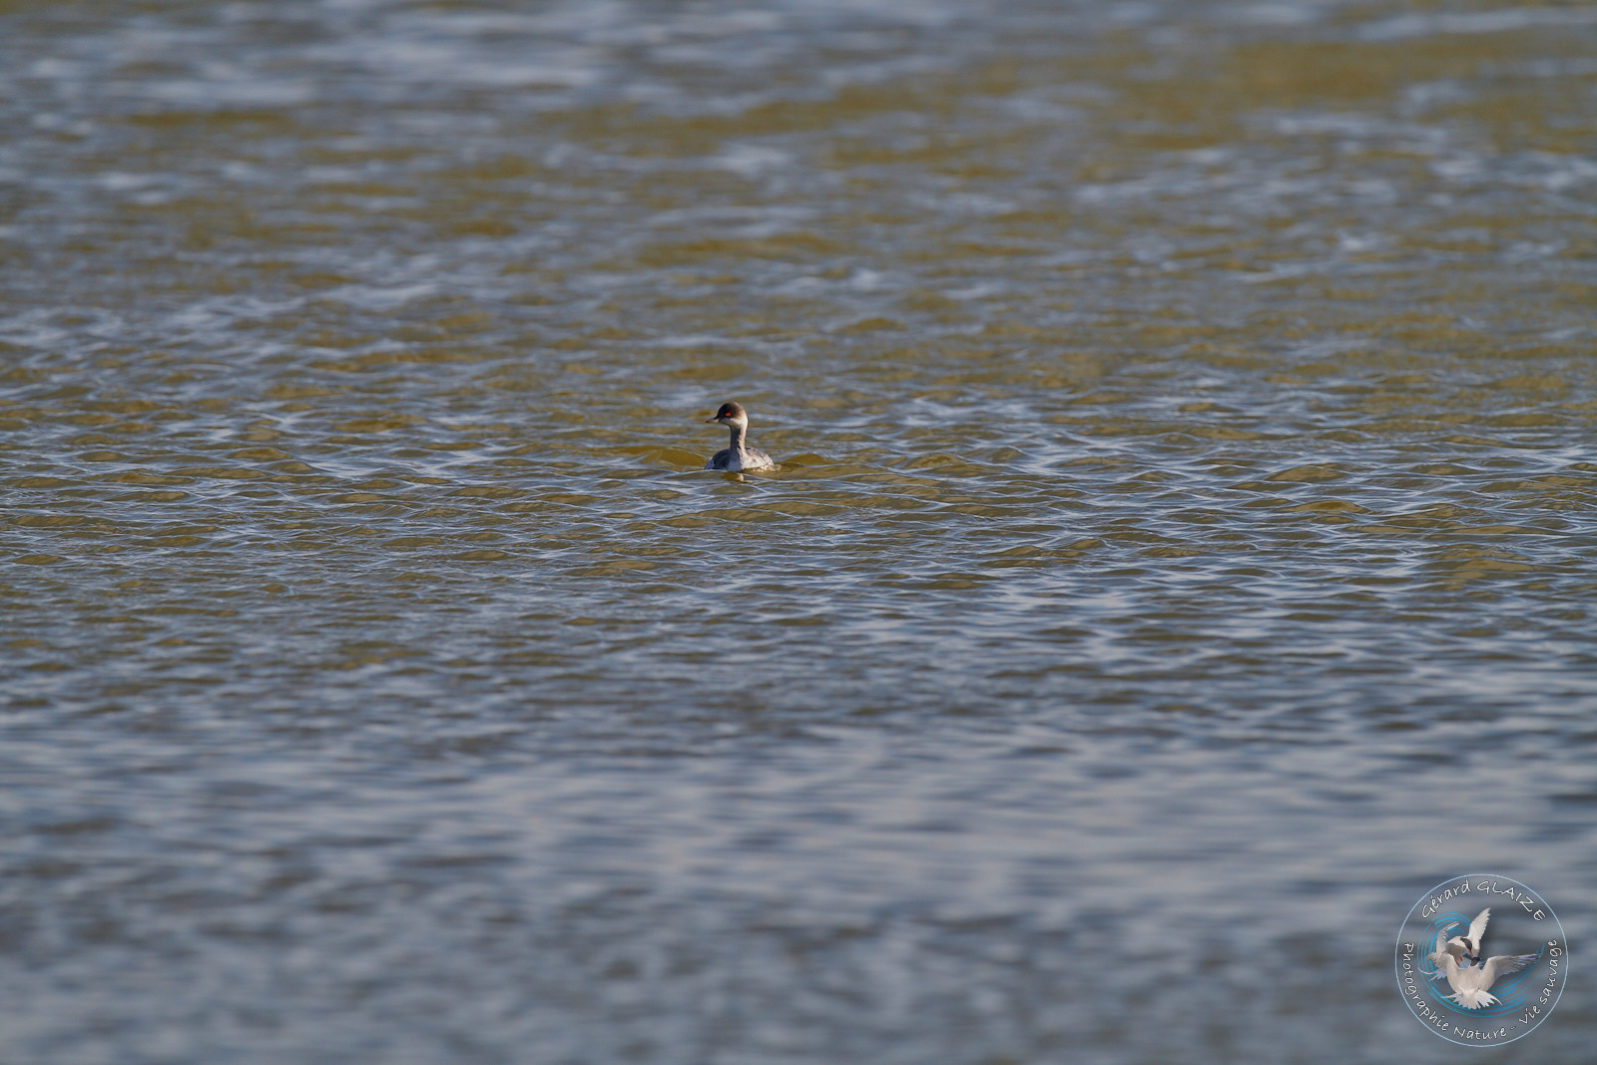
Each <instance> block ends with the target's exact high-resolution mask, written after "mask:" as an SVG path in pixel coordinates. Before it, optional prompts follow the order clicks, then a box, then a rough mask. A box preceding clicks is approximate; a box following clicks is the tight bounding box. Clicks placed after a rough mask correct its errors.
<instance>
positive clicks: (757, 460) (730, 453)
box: [704, 403, 776, 473]
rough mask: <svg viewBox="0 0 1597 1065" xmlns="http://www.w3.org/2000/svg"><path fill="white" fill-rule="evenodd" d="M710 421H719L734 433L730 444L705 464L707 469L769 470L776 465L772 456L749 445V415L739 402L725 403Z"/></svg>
mask: <svg viewBox="0 0 1597 1065" xmlns="http://www.w3.org/2000/svg"><path fill="white" fill-rule="evenodd" d="M710 421H712V422H718V423H720V424H721V425H724V426H726V427H727V429H728V430H730V431H731V433H732V440H731V443H730V445H729V446H727V447H725V448H722V449H721V450H720V451H717V452H716V453H715V454H713V455H711V456H710V460H709V461H708V462H706V463H705V464H704V468H705V469H707V470H725V471H727V472H728V473H738V472H741V471H743V470H769V469H771V468H772V467H774V466H775V465H776V463H774V462H772V461H771V456H769V455H767V454H766V453H765V452H763V451H761V450H760V449H759V448H757V447H749V444H748V437H749V415H748V412H747V411H745V410H744V409H743V407H742V406H741V405H739V404H737V403H723V404H721V409H720V410H718V411H716V412H715V417H713V418H711V419H710Z"/></svg>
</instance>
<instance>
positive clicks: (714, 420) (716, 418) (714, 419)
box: [704, 414, 721, 425]
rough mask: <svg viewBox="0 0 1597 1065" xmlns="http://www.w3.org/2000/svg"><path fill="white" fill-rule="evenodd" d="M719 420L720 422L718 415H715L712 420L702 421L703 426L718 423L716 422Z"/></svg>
mask: <svg viewBox="0 0 1597 1065" xmlns="http://www.w3.org/2000/svg"><path fill="white" fill-rule="evenodd" d="M720 420H721V416H720V415H719V414H717V415H716V416H715V417H713V418H706V419H704V424H705V425H709V424H710V423H711V422H718V421H720Z"/></svg>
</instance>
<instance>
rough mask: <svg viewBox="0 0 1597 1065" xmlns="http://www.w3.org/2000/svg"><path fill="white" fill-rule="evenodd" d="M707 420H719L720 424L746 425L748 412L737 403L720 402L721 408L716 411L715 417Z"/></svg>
mask: <svg viewBox="0 0 1597 1065" xmlns="http://www.w3.org/2000/svg"><path fill="white" fill-rule="evenodd" d="M709 420H710V421H712V422H720V423H721V424H722V425H744V426H746V425H748V424H749V416H748V414H747V413H745V412H744V410H743V407H742V406H741V405H740V404H737V403H723V404H721V409H720V410H718V411H716V412H715V417H713V418H711V419H709Z"/></svg>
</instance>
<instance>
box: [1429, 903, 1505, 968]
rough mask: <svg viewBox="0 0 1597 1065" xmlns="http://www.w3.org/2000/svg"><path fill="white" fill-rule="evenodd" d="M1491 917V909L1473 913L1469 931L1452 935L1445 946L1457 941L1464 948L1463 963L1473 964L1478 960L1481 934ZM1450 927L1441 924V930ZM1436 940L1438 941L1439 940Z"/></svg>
mask: <svg viewBox="0 0 1597 1065" xmlns="http://www.w3.org/2000/svg"><path fill="white" fill-rule="evenodd" d="M1491 919H1492V911H1491V910H1489V909H1488V910H1482V911H1481V912H1480V913H1477V914H1476V915H1475V920H1473V921H1471V922H1470V923H1469V932H1468V933H1467V934H1466V935H1462V936H1454V937H1453V938H1451V939H1449V940H1448V941H1447V946H1448V947H1449V948H1451V947H1452V946H1453V944H1454V943H1457V944H1458V945H1459V946H1461V947H1463V948H1464V963H1465V964H1466V965H1474V964H1475V963H1476V962H1478V961H1480V957H1481V936H1484V935H1485V934H1486V922H1487V921H1490V920H1491ZM1454 924H1457V922H1456V921H1455V922H1454ZM1451 927H1453V926H1452V925H1444V926H1442V930H1443V931H1444V932H1445V931H1446V930H1447V929H1449V928H1451ZM1437 942H1440V940H1438V941H1437Z"/></svg>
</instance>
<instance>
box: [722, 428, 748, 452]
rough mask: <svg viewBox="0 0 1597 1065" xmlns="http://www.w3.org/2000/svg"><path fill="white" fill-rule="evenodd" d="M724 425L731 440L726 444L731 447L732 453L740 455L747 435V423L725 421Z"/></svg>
mask: <svg viewBox="0 0 1597 1065" xmlns="http://www.w3.org/2000/svg"><path fill="white" fill-rule="evenodd" d="M726 427H727V429H728V430H729V431H730V432H731V434H732V442H731V444H730V445H728V446H730V447H731V449H732V454H734V455H737V456H739V457H741V456H742V454H743V450H744V448H743V444H744V441H745V440H746V439H747V438H748V435H749V427H748V426H747V425H739V424H738V423H737V422H727V424H726Z"/></svg>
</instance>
